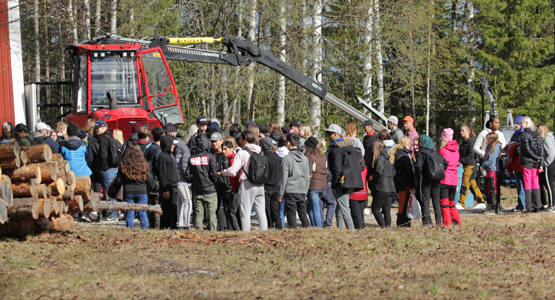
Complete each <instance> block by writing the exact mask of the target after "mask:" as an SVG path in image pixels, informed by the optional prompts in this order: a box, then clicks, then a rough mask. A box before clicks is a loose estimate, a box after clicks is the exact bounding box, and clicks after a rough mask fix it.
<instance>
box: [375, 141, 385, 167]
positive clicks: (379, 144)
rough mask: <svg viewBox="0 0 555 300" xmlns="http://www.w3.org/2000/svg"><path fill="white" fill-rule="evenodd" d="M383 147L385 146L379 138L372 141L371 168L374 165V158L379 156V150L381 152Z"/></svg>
mask: <svg viewBox="0 0 555 300" xmlns="http://www.w3.org/2000/svg"><path fill="white" fill-rule="evenodd" d="M383 148H385V144H384V143H383V142H382V141H381V140H376V141H375V142H374V158H373V160H372V168H375V167H376V159H378V156H380V152H382V150H383Z"/></svg>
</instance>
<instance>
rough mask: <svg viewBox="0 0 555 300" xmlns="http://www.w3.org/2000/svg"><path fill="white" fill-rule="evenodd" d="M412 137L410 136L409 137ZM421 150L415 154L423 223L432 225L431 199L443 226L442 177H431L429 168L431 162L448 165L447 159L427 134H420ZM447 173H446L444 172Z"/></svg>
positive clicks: (437, 223)
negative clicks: (437, 149) (441, 203)
mask: <svg viewBox="0 0 555 300" xmlns="http://www.w3.org/2000/svg"><path fill="white" fill-rule="evenodd" d="M409 139H410V137H409ZM419 147H420V151H418V152H417V153H416V155H415V157H416V166H415V167H416V170H415V173H416V177H417V178H419V179H418V182H420V193H421V195H420V205H421V207H422V223H423V224H424V226H431V225H432V217H431V215H430V200H432V204H433V206H434V214H435V220H436V225H437V226H441V225H442V223H443V218H442V214H441V205H440V193H441V183H440V181H441V179H434V178H429V173H430V172H429V169H430V168H431V167H432V166H431V165H430V164H429V162H432V161H433V163H434V164H435V165H437V166H439V165H442V164H443V167H444V168H445V167H446V166H448V163H447V161H446V160H445V158H443V157H442V156H441V155H440V154H439V153H438V152H437V151H436V150H435V149H434V142H432V139H430V137H429V136H428V135H426V134H423V135H421V136H420V143H419ZM444 175H445V173H444Z"/></svg>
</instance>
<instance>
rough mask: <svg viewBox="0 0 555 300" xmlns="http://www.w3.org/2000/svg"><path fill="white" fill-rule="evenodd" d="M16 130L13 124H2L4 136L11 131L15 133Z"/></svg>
mask: <svg viewBox="0 0 555 300" xmlns="http://www.w3.org/2000/svg"><path fill="white" fill-rule="evenodd" d="M14 130H15V128H14V126H13V124H12V123H11V122H4V124H2V134H3V133H4V132H9V131H12V132H13V131H14Z"/></svg>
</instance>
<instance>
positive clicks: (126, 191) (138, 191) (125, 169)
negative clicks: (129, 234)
mask: <svg viewBox="0 0 555 300" xmlns="http://www.w3.org/2000/svg"><path fill="white" fill-rule="evenodd" d="M119 170H120V171H119V172H118V175H117V179H116V180H117V181H119V182H120V183H121V185H122V186H123V200H124V201H125V202H127V203H130V204H135V203H136V204H147V203H148V196H147V191H148V190H152V189H153V188H154V186H155V185H156V183H155V182H154V178H153V177H152V174H151V172H150V167H149V165H148V162H147V161H146V159H145V158H144V157H143V152H142V150H141V148H140V147H139V146H138V145H137V144H136V143H135V142H131V143H129V144H127V149H126V151H125V157H124V158H123V159H122V161H121V164H120V169H119ZM134 218H135V211H134V210H128V211H127V213H126V218H125V223H126V225H127V227H129V228H133V219H134ZM139 220H140V221H141V228H142V229H145V230H146V229H148V220H147V213H146V211H139Z"/></svg>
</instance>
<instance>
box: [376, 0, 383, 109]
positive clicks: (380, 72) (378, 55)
mask: <svg viewBox="0 0 555 300" xmlns="http://www.w3.org/2000/svg"><path fill="white" fill-rule="evenodd" d="M374 15H375V18H374V39H373V40H374V43H375V44H376V63H377V64H378V70H377V72H376V81H377V83H378V111H379V112H381V113H382V114H383V113H384V112H385V100H384V86H383V58H382V40H381V29H380V0H374Z"/></svg>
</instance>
